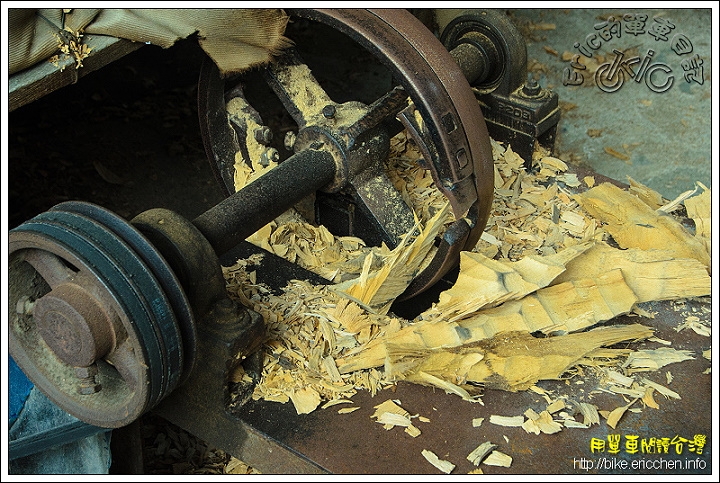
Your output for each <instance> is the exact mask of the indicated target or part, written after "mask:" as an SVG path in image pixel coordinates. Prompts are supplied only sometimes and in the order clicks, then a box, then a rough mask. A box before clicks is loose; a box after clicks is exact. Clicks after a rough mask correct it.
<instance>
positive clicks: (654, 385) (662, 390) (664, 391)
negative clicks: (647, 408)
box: [640, 377, 680, 399]
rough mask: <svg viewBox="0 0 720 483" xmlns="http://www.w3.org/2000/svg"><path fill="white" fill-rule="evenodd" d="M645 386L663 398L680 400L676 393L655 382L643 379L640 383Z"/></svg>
mask: <svg viewBox="0 0 720 483" xmlns="http://www.w3.org/2000/svg"><path fill="white" fill-rule="evenodd" d="M640 382H642V383H643V384H645V385H646V386H649V387H651V388H653V389H655V390H656V391H657V392H659V393H660V394H662V395H663V396H665V397H666V398H672V399H680V394H678V393H676V392H675V391H673V390H672V389H668V388H667V387H665V386H663V385H661V384H658V383H657V382H654V381H651V380H650V379H648V378H646V377H643V378H642V379H641V381H640Z"/></svg>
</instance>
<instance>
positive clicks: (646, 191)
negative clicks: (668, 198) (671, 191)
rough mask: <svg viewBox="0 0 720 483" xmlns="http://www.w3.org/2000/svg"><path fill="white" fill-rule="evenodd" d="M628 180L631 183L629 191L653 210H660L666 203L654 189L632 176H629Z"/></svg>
mask: <svg viewBox="0 0 720 483" xmlns="http://www.w3.org/2000/svg"><path fill="white" fill-rule="evenodd" d="M627 180H628V185H630V187H629V188H628V192H629V193H632V194H633V195H635V196H637V197H638V198H639V199H640V200H642V201H643V203H645V204H646V205H648V206H649V207H650V208H652V209H653V210H658V209H660V208H661V207H662V206H664V205H665V199H664V198H663V197H662V196H661V195H660V193H658V192H657V191H655V190H654V189H652V188H650V187H648V186H645V185H644V184H642V183H639V182H637V181H635V180H634V179H632V178H631V177H630V176H628V177H627Z"/></svg>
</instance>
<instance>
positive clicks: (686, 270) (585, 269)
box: [553, 242, 712, 302]
mask: <svg viewBox="0 0 720 483" xmlns="http://www.w3.org/2000/svg"><path fill="white" fill-rule="evenodd" d="M616 269H619V270H621V271H622V274H623V278H624V280H625V282H626V283H627V285H628V287H630V289H632V291H633V293H634V294H635V295H636V296H637V299H638V302H650V301H657V300H673V299H678V298H685V297H703V296H705V295H710V293H711V289H712V287H711V278H710V275H709V274H708V272H707V268H706V267H705V266H704V265H703V264H702V263H701V262H700V261H698V260H697V259H695V258H675V254H674V253H673V252H672V251H670V250H642V249H639V248H629V249H626V250H620V249H617V248H613V247H611V246H610V245H608V244H607V243H604V242H599V243H597V244H595V245H594V246H593V247H591V248H590V249H588V250H587V251H584V252H583V253H582V254H580V255H579V256H578V257H576V258H574V259H573V260H571V261H569V262H568V264H567V267H566V270H565V272H563V273H562V274H560V275H559V276H558V277H557V278H556V279H555V280H554V281H553V284H558V283H563V282H567V281H572V280H577V279H580V278H587V277H589V278H594V277H597V276H599V275H601V274H603V273H606V272H607V271H609V270H616Z"/></svg>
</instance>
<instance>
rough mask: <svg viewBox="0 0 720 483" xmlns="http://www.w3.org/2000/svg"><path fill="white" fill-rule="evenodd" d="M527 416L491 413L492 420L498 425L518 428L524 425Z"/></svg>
mask: <svg viewBox="0 0 720 483" xmlns="http://www.w3.org/2000/svg"><path fill="white" fill-rule="evenodd" d="M523 421H525V418H524V417H522V416H499V415H497V414H492V415H490V422H491V423H492V424H497V425H498V426H507V427H510V428H518V427H520V426H522V423H523Z"/></svg>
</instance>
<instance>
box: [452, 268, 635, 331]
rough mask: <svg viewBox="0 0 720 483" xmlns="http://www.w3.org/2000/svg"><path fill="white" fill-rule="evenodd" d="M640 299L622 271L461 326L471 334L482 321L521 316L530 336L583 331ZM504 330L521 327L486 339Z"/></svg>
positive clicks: (556, 288) (557, 288)
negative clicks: (534, 333)
mask: <svg viewBox="0 0 720 483" xmlns="http://www.w3.org/2000/svg"><path fill="white" fill-rule="evenodd" d="M636 302H637V298H636V296H635V294H634V293H633V291H632V290H631V289H630V287H628V286H627V284H626V283H625V279H624V278H623V276H622V272H621V271H620V270H610V271H608V272H607V273H605V274H602V275H600V276H598V277H596V278H587V279H585V278H583V279H577V280H572V281H568V282H563V283H560V284H557V285H552V286H550V287H546V288H544V289H541V290H538V291H537V292H535V293H534V294H531V295H528V296H526V297H524V298H522V299H521V300H518V301H512V302H507V303H505V304H503V305H501V306H499V307H497V308H493V309H487V310H482V311H480V312H478V315H477V317H478V319H477V320H476V321H474V320H473V318H469V319H466V320H464V321H462V322H461V325H462V326H463V327H464V328H467V329H468V330H470V331H471V332H472V331H473V329H477V328H479V327H477V325H478V324H475V323H473V322H477V323H479V325H485V323H486V322H485V321H484V320H483V319H482V317H489V318H490V319H491V320H492V319H493V318H494V317H498V316H504V317H509V316H520V317H521V319H522V324H523V325H524V327H523V329H525V330H527V331H528V332H535V331H542V332H544V333H546V334H549V333H564V332H573V331H577V330H581V329H584V328H587V327H590V326H593V325H595V324H597V323H599V322H603V321H606V320H610V319H612V318H614V317H616V316H618V315H622V314H625V313H628V312H629V311H630V309H631V308H632V307H633V305H634V304H635V303H636ZM504 330H520V327H517V326H514V327H513V326H511V327H502V326H500V327H497V328H496V329H495V330H494V332H490V333H487V335H486V337H491V336H492V335H494V334H496V333H499V332H502V331H504Z"/></svg>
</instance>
